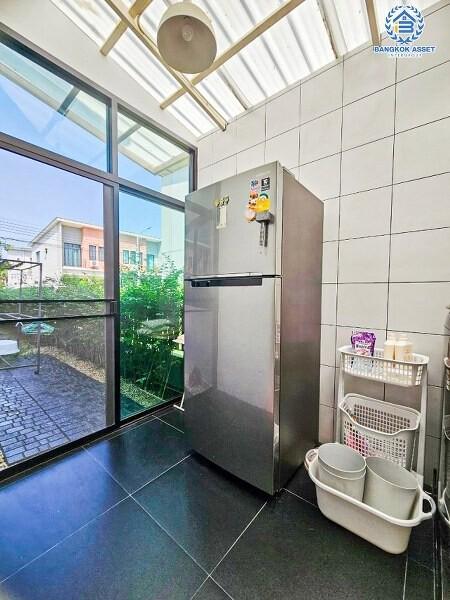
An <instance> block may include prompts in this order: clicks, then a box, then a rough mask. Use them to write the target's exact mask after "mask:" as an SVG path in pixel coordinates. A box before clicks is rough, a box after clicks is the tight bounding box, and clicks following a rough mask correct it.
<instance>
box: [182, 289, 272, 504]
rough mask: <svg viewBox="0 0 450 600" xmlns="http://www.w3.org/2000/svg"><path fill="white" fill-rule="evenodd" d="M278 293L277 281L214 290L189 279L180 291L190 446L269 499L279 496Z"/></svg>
mask: <svg viewBox="0 0 450 600" xmlns="http://www.w3.org/2000/svg"><path fill="white" fill-rule="evenodd" d="M230 283H231V284H230ZM249 283H252V284H251V285H249ZM216 284H217V285H216ZM205 285H206V287H205ZM279 287H280V280H279V279H277V278H266V279H262V278H260V279H255V278H253V279H252V281H251V282H250V281H249V280H247V281H246V280H242V281H241V282H239V281H236V280H235V281H234V282H232V281H231V282H227V281H222V280H219V282H217V281H216V282H213V283H212V285H211V286H208V285H207V284H205V282H204V281H199V282H195V281H193V282H189V281H188V282H186V288H185V334H186V335H185V350H186V354H185V410H186V412H185V420H186V431H187V433H188V437H189V441H190V443H191V445H192V448H193V449H194V450H196V451H197V452H198V453H200V454H202V455H203V456H205V457H206V458H208V459H209V460H211V461H212V462H214V463H216V464H217V465H219V466H221V467H222V468H224V469H225V470H227V471H229V472H231V473H233V474H234V475H236V476H238V477H240V478H241V479H243V480H245V481H247V482H249V483H250V484H252V485H254V486H256V487H258V488H260V489H262V490H264V491H266V492H267V493H269V494H273V493H274V491H276V490H275V489H274V485H276V484H274V468H275V463H276V460H277V452H278V436H277V432H278V425H277V424H278V390H277V365H278V362H277V356H276V355H277V347H276V341H277V340H276V331H277V319H276V316H275V315H276V314H277V309H276V307H277V305H278V301H277V297H278V291H279Z"/></svg>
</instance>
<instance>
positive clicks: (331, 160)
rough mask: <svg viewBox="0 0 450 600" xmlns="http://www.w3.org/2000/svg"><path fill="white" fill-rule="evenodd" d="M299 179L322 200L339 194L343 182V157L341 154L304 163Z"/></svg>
mask: <svg viewBox="0 0 450 600" xmlns="http://www.w3.org/2000/svg"><path fill="white" fill-rule="evenodd" d="M299 179H300V181H301V182H302V183H303V185H305V186H306V187H307V188H308V189H310V190H311V192H313V194H316V196H317V197H318V198H320V199H321V200H326V199H327V198H334V197H335V196H339V191H340V183H341V157H340V155H339V154H335V155H334V156H329V157H328V158H322V159H321V160H316V161H314V162H312V163H309V164H307V165H302V166H301V167H300V171H299Z"/></svg>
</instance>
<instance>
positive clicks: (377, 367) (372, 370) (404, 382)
mask: <svg viewBox="0 0 450 600" xmlns="http://www.w3.org/2000/svg"><path fill="white" fill-rule="evenodd" d="M339 350H340V352H341V356H342V365H341V366H342V369H343V370H344V372H345V373H348V374H349V375H354V376H355V377H364V378H365V379H373V380H374V381H383V382H384V383H393V384H395V385H401V386H403V387H409V386H414V385H420V382H421V381H422V375H423V371H424V365H426V364H427V363H428V357H427V356H423V355H422V354H413V360H412V361H410V362H401V361H398V360H389V359H387V358H384V351H383V350H382V349H380V348H375V351H374V355H373V356H361V355H360V354H356V353H355V351H354V349H353V348H352V346H344V347H342V348H340V349H339Z"/></svg>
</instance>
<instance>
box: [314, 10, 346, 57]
mask: <svg viewBox="0 0 450 600" xmlns="http://www.w3.org/2000/svg"><path fill="white" fill-rule="evenodd" d="M317 5H318V6H319V10H320V14H321V16H322V21H323V23H324V25H325V29H326V30H327V34H328V38H329V40H330V44H331V47H332V49H333V52H334V56H335V57H336V58H339V57H340V56H343V55H344V54H345V53H346V52H347V44H346V43H345V38H344V34H343V32H342V28H341V24H340V22H339V17H338V15H337V12H336V5H335V3H334V0H317Z"/></svg>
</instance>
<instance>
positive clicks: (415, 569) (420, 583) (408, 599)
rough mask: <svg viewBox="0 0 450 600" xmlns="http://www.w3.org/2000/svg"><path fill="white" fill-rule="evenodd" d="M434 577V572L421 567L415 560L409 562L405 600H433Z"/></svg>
mask: <svg viewBox="0 0 450 600" xmlns="http://www.w3.org/2000/svg"><path fill="white" fill-rule="evenodd" d="M433 599H434V575H433V571H431V570H430V569H427V568H426V567H423V566H422V565H419V563H417V562H416V561H414V560H408V568H407V571H406V584H405V600H433Z"/></svg>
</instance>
